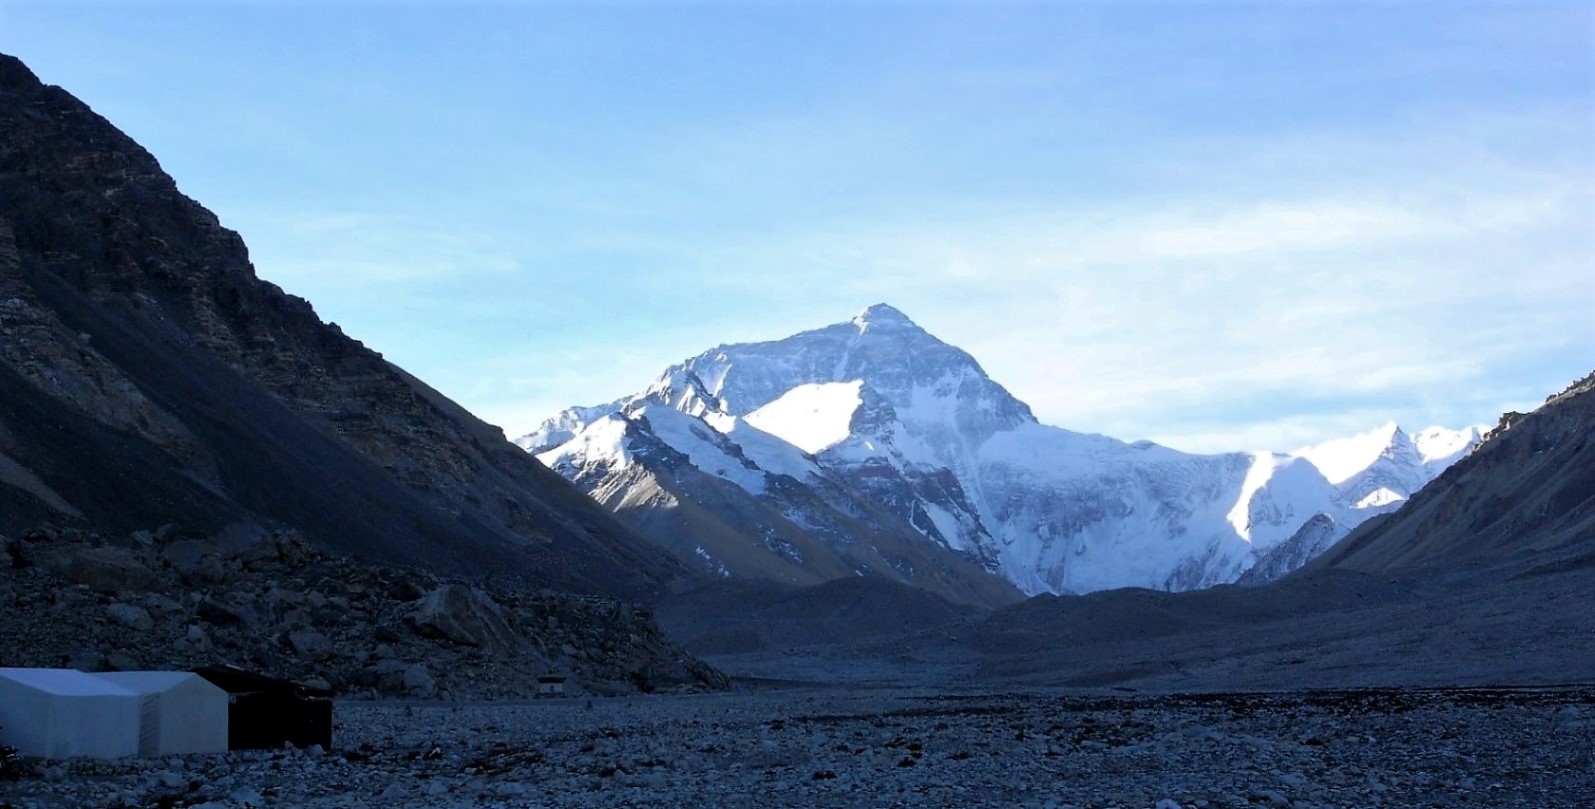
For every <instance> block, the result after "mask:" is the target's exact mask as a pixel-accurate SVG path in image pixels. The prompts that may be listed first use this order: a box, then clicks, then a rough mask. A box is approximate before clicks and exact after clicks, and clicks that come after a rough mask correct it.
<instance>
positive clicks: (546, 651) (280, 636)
mask: <svg viewBox="0 0 1595 809" xmlns="http://www.w3.org/2000/svg"><path fill="white" fill-rule="evenodd" d="M235 540H236V538H235V537H227V536H222V537H209V536H203V535H197V534H191V533H185V532H183V531H182V530H181V529H177V528H176V527H175V526H170V525H168V526H164V527H162V528H160V529H158V530H154V531H137V532H134V533H132V534H129V535H111V536H102V535H99V534H94V533H91V532H88V531H83V530H80V529H62V528H58V527H49V526H47V527H41V528H39V529H35V530H32V531H29V532H26V533H24V534H23V535H21V536H19V537H17V538H15V539H12V538H8V537H3V536H0V611H3V612H4V614H5V616H6V618H5V620H4V621H0V667H5V666H41V667H68V668H77V669H81V670H84V671H106V670H135V669H146V668H154V669H159V670H179V671H181V670H189V669H193V668H196V667H199V666H209V665H214V664H216V663H217V662H218V661H225V662H228V663H231V664H233V665H237V666H240V667H244V668H247V669H250V670H255V671H265V672H270V673H272V674H273V675H275V676H279V677H287V678H291V679H293V680H296V681H299V682H303V683H308V684H311V685H312V686H313V687H317V688H323V689H330V690H332V691H333V693H335V694H336V695H338V696H343V697H351V696H353V697H361V696H363V697H371V698H375V697H382V698H393V697H414V698H421V699H453V700H460V699H492V698H525V697H530V696H535V695H536V694H537V687H538V679H537V678H538V677H540V676H542V675H560V676H563V677H566V678H567V682H566V683H565V685H566V688H567V691H568V693H571V694H613V693H632V692H635V691H639V690H641V691H663V690H681V689H688V690H701V689H723V688H726V687H727V686H728V685H729V683H728V682H727V681H726V679H725V677H724V676H723V675H721V674H720V673H719V672H717V671H715V670H714V669H712V668H710V667H708V666H706V665H704V664H702V663H700V662H698V661H697V660H696V659H694V658H693V657H692V656H690V655H688V654H687V653H686V652H684V651H682V650H681V649H680V648H679V647H678V646H676V645H675V643H674V642H672V641H670V640H669V639H667V638H665V637H664V635H663V634H662V633H661V632H660V631H659V630H658V628H657V626H656V625H655V624H654V622H653V618H652V614H651V613H650V612H649V611H647V610H644V609H641V608H639V607H638V606H636V605H635V604H632V603H629V602H623V601H618V600H615V599H605V598H596V597H592V596H575V595H568V594H562V593H556V592H552V591H547V590H539V589H537V588H533V587H528V586H526V585H525V584H524V583H523V582H515V581H513V580H509V579H498V580H495V581H493V582H487V583H483V582H476V583H470V582H465V581H460V580H457V579H450V578H447V577H440V576H436V575H433V574H430V573H425V572H420V571H413V570H404V569H399V568H391V567H383V566H378V565H368V564H361V563H358V562H355V561H353V560H351V559H349V558H348V557H341V556H332V555H329V554H326V553H323V552H320V551H317V550H316V549H315V548H312V547H310V546H309V545H308V544H306V543H305V542H304V541H303V540H302V539H301V538H300V537H299V536H297V535H295V534H292V533H278V534H273V535H271V536H269V537H265V538H262V539H259V540H256V541H253V542H248V543H244V544H239V543H237V542H236V541H235Z"/></svg>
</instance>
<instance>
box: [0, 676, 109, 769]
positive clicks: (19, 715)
mask: <svg viewBox="0 0 1595 809" xmlns="http://www.w3.org/2000/svg"><path fill="white" fill-rule="evenodd" d="M139 713H140V699H139V696H138V694H135V693H134V692H132V691H129V690H128V689H126V688H123V687H122V686H120V685H117V684H116V683H113V682H111V681H110V680H106V679H104V678H101V677H96V676H95V675H93V674H85V673H83V672H81V671H74V670H72V669H8V668H0V744H7V745H10V746H12V747H15V748H17V752H19V753H21V754H22V755H25V756H40V757H43V758H70V757H72V756H92V757H94V758H119V757H121V756H136V755H138V741H139Z"/></svg>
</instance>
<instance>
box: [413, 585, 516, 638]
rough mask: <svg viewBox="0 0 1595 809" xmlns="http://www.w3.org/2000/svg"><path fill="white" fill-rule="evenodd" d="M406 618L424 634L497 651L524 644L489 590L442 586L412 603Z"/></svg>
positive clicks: (416, 629) (463, 586)
mask: <svg viewBox="0 0 1595 809" xmlns="http://www.w3.org/2000/svg"><path fill="white" fill-rule="evenodd" d="M407 620H408V621H409V622H410V624H411V626H413V627H414V628H415V631H416V633H417V634H420V635H422V636H424V637H441V638H447V639H449V640H451V641H454V642H455V643H459V644H462V645H465V646H480V647H482V648H484V649H487V650H489V651H494V652H506V651H512V650H514V649H517V648H519V647H520V646H521V642H520V639H519V638H518V637H517V636H516V634H515V631H514V630H513V629H511V628H510V625H509V621H508V619H507V618H506V616H505V613H504V608H503V607H500V606H499V605H498V603H497V602H495V601H494V600H493V599H492V598H491V597H490V596H488V595H487V594H486V593H483V592H482V591H480V590H477V589H476V588H474V587H470V586H468V585H464V584H457V583H449V584H445V585H442V586H440V587H438V588H437V589H435V590H433V591H432V592H430V593H428V594H426V596H425V597H423V598H421V599H420V600H418V601H415V602H412V604H411V610H410V613H409V615H408V616H407Z"/></svg>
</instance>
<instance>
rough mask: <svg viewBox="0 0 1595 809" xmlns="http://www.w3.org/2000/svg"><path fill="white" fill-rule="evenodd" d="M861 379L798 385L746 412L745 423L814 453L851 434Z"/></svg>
mask: <svg viewBox="0 0 1595 809" xmlns="http://www.w3.org/2000/svg"><path fill="white" fill-rule="evenodd" d="M863 386H864V382H863V380H860V379H855V380H853V381H851V382H820V383H812V384H807V385H798V386H797V387H795V388H792V389H791V390H789V391H787V392H786V393H783V394H781V396H780V397H779V398H777V399H776V400H775V401H773V402H770V403H769V404H767V405H765V406H763V407H761V408H759V409H758V410H755V411H753V412H752V413H749V414H748V415H747V416H746V417H745V419H744V420H745V421H747V423H748V424H751V425H753V426H754V427H757V428H758V429H760V430H763V431H764V432H766V433H768V434H770V435H773V436H776V437H777V438H780V439H782V440H784V441H786V442H787V443H789V444H791V445H792V446H795V447H797V448H798V449H801V450H803V451H804V452H807V453H809V454H810V455H814V454H816V453H819V452H821V451H823V450H824V449H825V448H826V447H829V446H831V445H833V444H838V443H841V442H842V441H844V440H846V439H847V437H848V435H850V434H851V433H852V425H853V414H854V413H855V412H857V411H858V408H859V405H860V404H862V403H863V399H862V398H861V397H860V396H859V389H860V388H862V387H863Z"/></svg>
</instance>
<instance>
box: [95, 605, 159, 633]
mask: <svg viewBox="0 0 1595 809" xmlns="http://www.w3.org/2000/svg"><path fill="white" fill-rule="evenodd" d="M105 614H106V615H107V616H108V617H109V618H110V619H111V623H113V624H116V625H117V626H125V627H127V628H128V629H133V630H137V631H139V632H147V631H149V630H150V629H152V628H154V626H155V619H153V618H151V617H150V614H149V612H148V611H147V610H145V609H144V608H143V607H140V606H137V605H134V604H112V605H111V606H109V607H106V608H105Z"/></svg>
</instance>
